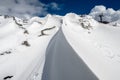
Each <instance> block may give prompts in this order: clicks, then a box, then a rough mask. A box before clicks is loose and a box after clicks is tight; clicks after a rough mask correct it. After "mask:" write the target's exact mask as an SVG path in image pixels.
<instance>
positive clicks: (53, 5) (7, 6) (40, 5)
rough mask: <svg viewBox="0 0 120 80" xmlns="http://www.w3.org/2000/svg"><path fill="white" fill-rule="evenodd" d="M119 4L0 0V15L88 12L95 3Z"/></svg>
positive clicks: (116, 4)
mask: <svg viewBox="0 0 120 80" xmlns="http://www.w3.org/2000/svg"><path fill="white" fill-rule="evenodd" d="M119 4H120V0H116V1H115V0H111V1H110V0H0V15H12V16H16V17H21V18H24V17H25V18H26V17H28V18H30V17H33V16H46V15H47V14H57V15H65V14H67V13H69V12H73V13H76V14H88V13H89V12H90V11H91V9H92V8H94V7H95V6H96V5H104V6H106V8H113V9H115V10H118V9H120V5H119Z"/></svg>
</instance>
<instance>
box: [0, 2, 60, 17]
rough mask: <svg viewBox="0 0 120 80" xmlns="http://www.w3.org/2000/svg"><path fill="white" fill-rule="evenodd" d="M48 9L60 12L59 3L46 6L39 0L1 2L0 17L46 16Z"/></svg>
mask: <svg viewBox="0 0 120 80" xmlns="http://www.w3.org/2000/svg"><path fill="white" fill-rule="evenodd" d="M48 9H53V10H60V7H59V5H58V4H57V3H54V2H52V3H49V4H44V3H42V2H40V1H39V0H0V15H12V16H17V17H22V18H23V17H32V16H34V15H37V16H44V15H46V14H47V13H48Z"/></svg>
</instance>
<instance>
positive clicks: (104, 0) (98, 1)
mask: <svg viewBox="0 0 120 80" xmlns="http://www.w3.org/2000/svg"><path fill="white" fill-rule="evenodd" d="M40 1H41V2H43V3H46V4H48V3H50V2H55V3H57V4H58V5H60V7H61V10H58V11H55V10H49V12H50V13H53V14H60V15H65V14H66V13H68V12H74V13H77V14H88V13H89V12H90V10H91V9H92V8H93V7H95V6H96V5H104V6H106V7H107V8H113V9H115V10H118V9H120V0H40Z"/></svg>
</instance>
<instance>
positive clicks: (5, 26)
mask: <svg viewBox="0 0 120 80" xmlns="http://www.w3.org/2000/svg"><path fill="white" fill-rule="evenodd" d="M99 11H100V12H105V13H106V14H107V13H108V12H109V13H110V14H109V18H110V19H109V20H110V21H111V22H110V23H109V24H103V23H99V22H98V21H96V20H97V19H96V15H97V14H98V13H100V12H99ZM106 11H107V12H106ZM113 13H114V14H118V13H119V11H114V10H113V9H106V8H105V7H104V6H97V7H95V8H94V9H93V10H92V12H91V13H90V15H77V14H75V13H68V14H66V15H65V16H59V15H50V14H49V15H47V16H46V17H43V18H40V17H33V18H31V19H29V20H22V19H19V18H16V17H15V19H14V18H13V17H8V18H5V17H4V16H0V45H1V46H0V80H44V79H45V80H50V79H51V80H56V79H57V78H59V80H66V79H69V80H70V79H72V78H70V77H72V76H73V77H77V79H75V80H80V79H78V78H80V76H82V75H83V74H84V75H86V76H87V75H88V77H90V78H91V80H93V79H92V78H93V77H94V80H97V79H100V80H120V76H119V74H120V70H119V67H120V53H119V52H120V43H119V41H120V38H119V34H120V27H119V24H120V20H119V18H118V19H117V18H115V17H114V16H112V15H113ZM116 16H117V15H116ZM118 17H119V16H118ZM48 55H49V56H48ZM51 59H52V60H51ZM65 60H66V61H65ZM74 60H75V61H74ZM76 61H77V62H76ZM79 61H80V62H79ZM72 62H73V63H72ZM80 63H81V64H83V66H85V67H86V68H85V67H84V69H83V67H81V66H80V65H79V64H80ZM66 64H69V65H66ZM46 65H47V66H46ZM51 66H52V67H51ZM46 67H49V70H48V71H47V69H46ZM61 67H63V68H64V69H63V70H62V68H61ZM54 68H55V69H54ZM57 69H58V70H57ZM79 70H82V72H80V71H79ZM84 71H85V72H84ZM62 72H64V75H66V76H68V77H66V76H64V75H63V73H62ZM77 72H78V73H77ZM88 73H89V74H88ZM46 74H48V75H49V78H46V77H45V76H46ZM54 75H56V76H54ZM69 75H72V76H69ZM90 75H91V76H90ZM7 77H9V79H8V78H7ZM5 78H7V79H5ZM81 78H82V79H87V80H88V78H87V77H85V76H82V77H81ZM90 78H89V80H90ZM72 80H73V79H72Z"/></svg>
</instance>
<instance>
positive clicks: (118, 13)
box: [89, 5, 120, 22]
mask: <svg viewBox="0 0 120 80" xmlns="http://www.w3.org/2000/svg"><path fill="white" fill-rule="evenodd" d="M99 14H103V15H104V17H103V20H104V21H108V22H113V21H117V20H120V10H114V9H112V8H108V9H107V8H106V7H105V6H103V5H99V6H95V7H94V8H93V9H92V10H91V12H90V14H89V15H91V16H92V17H93V18H94V19H95V20H97V21H99V16H98V15H99Z"/></svg>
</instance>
